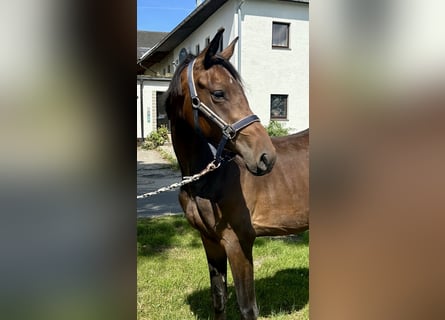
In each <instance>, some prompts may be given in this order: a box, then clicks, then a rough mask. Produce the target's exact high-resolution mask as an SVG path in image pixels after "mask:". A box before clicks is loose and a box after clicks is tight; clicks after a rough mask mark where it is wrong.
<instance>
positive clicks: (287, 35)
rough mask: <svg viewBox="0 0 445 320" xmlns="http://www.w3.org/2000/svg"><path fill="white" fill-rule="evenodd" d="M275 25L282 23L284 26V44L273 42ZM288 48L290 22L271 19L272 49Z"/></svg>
mask: <svg viewBox="0 0 445 320" xmlns="http://www.w3.org/2000/svg"><path fill="white" fill-rule="evenodd" d="M275 25H282V26H286V27H287V28H286V30H287V33H286V40H287V41H286V45H278V44H274V26H275ZM289 48H290V23H289V22H282V21H272V49H289Z"/></svg>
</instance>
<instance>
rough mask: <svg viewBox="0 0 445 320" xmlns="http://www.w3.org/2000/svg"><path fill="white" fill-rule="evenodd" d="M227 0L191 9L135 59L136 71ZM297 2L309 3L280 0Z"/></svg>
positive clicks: (164, 53)
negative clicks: (182, 18) (190, 11)
mask: <svg viewBox="0 0 445 320" xmlns="http://www.w3.org/2000/svg"><path fill="white" fill-rule="evenodd" d="M228 1H229V0H211V1H210V0H206V1H204V2H202V3H201V4H200V5H199V6H198V7H196V9H195V10H193V11H192V13H190V14H189V15H188V16H187V17H186V18H185V19H184V20H182V22H181V23H180V24H178V25H177V26H176V27H175V28H174V29H173V30H172V31H171V32H170V33H168V34H167V35H166V36H165V37H164V38H163V39H162V40H161V41H159V42H158V43H157V44H156V45H155V46H153V47H152V48H151V49H149V50H147V51H146V52H145V53H144V54H143V55H142V56H141V57H138V60H137V73H138V74H142V73H144V70H145V69H147V68H150V67H151V66H152V65H154V64H156V63H158V62H160V61H161V60H162V59H164V58H165V57H166V56H167V55H168V54H169V53H170V52H171V51H173V49H175V48H176V47H177V46H178V45H179V44H180V43H181V42H182V41H184V39H186V38H187V37H188V36H189V35H190V34H192V33H193V31H195V30H196V29H198V27H200V26H201V25H202V24H203V23H204V22H205V21H206V20H207V19H208V18H209V17H210V16H211V15H212V14H214V13H215V12H216V11H217V10H218V9H219V8H221V7H222V5H223V4H225V3H226V2H228ZM281 1H291V2H299V3H306V4H308V3H309V0H281Z"/></svg>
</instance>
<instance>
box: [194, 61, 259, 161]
mask: <svg viewBox="0 0 445 320" xmlns="http://www.w3.org/2000/svg"><path fill="white" fill-rule="evenodd" d="M195 61H196V60H195V59H193V60H192V61H190V63H189V65H188V69H187V81H188V85H189V91H190V97H191V98H192V107H193V117H194V122H195V130H197V131H198V133H199V134H200V135H202V133H201V129H200V127H199V120H198V116H199V115H198V113H199V111H201V112H202V113H203V114H204V115H205V116H206V117H207V118H208V119H209V120H211V121H213V122H214V123H215V124H216V125H217V126H218V127H219V128H221V131H222V137H221V141H220V142H219V144H218V148H217V150H216V152H214V157H215V162H216V164H217V165H218V164H219V163H220V162H221V160H222V153H223V150H224V146H225V145H226V143H227V140H232V139H233V138H235V136H236V134H237V133H238V132H239V131H241V130H242V129H244V128H245V127H247V126H249V125H251V124H252V123H254V122H259V121H260V119H259V118H258V116H256V115H254V114H251V115H249V116H247V117H245V118H242V119H241V120H238V121H237V122H235V123H233V124H228V123H227V122H225V121H224V120H223V119H222V118H221V117H220V116H218V115H217V114H216V113H215V112H213V111H212V110H211V109H210V108H209V107H207V106H206V105H205V104H204V103H203V102H202V101H201V100H200V99H199V97H198V94H197V93H196V88H195V80H194V78H193V66H194V65H195Z"/></svg>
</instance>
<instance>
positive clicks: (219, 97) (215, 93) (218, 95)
mask: <svg viewBox="0 0 445 320" xmlns="http://www.w3.org/2000/svg"><path fill="white" fill-rule="evenodd" d="M212 96H213V97H214V98H215V99H216V100H222V99H224V91H222V90H216V91H213V92H212Z"/></svg>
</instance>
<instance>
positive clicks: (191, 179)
mask: <svg viewBox="0 0 445 320" xmlns="http://www.w3.org/2000/svg"><path fill="white" fill-rule="evenodd" d="M220 165H221V162H219V163H217V164H216V163H215V160H213V161H212V162H210V163H209V164H208V165H207V167H205V168H204V170H202V171H201V172H199V173H197V174H194V175H193V176H186V177H184V178H183V179H182V181H181V182H176V183H173V184H171V185H169V186H168V187H162V188H159V189H158V190H156V191H152V192H147V193H144V194H141V195H139V196H137V197H136V199H144V198H148V197H151V196H154V195H156V194H159V193H161V192H165V191H170V190H174V189H176V188H179V187H182V186H184V185H186V184H189V183H191V182H194V181H197V180H199V179H200V178H201V177H202V176H204V175H206V174H207V173H209V172H212V171H214V170H216V169H218V168H219V166H220Z"/></svg>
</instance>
